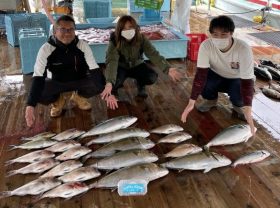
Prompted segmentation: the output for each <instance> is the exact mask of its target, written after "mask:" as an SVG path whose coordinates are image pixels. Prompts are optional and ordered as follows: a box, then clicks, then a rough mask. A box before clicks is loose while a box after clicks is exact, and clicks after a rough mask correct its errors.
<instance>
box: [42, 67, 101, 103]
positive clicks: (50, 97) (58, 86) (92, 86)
mask: <svg viewBox="0 0 280 208" xmlns="http://www.w3.org/2000/svg"><path fill="white" fill-rule="evenodd" d="M104 86H105V77H104V75H103V73H102V71H101V70H100V69H94V70H93V71H91V73H90V74H89V75H88V76H87V77H86V78H84V79H80V80H77V81H71V82H58V81H54V80H51V79H46V81H45V87H44V90H43V93H42V96H41V99H40V100H39V102H40V103H42V104H50V103H53V102H54V101H56V100H57V99H58V97H59V95H60V94H61V93H63V92H70V91H77V92H78V94H79V95H80V96H82V97H85V98H89V97H92V96H95V95H97V94H100V93H101V92H102V91H103V90H104Z"/></svg>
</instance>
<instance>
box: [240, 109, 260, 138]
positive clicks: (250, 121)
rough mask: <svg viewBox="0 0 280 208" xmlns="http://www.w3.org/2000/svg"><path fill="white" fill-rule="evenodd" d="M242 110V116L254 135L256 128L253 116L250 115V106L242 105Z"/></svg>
mask: <svg viewBox="0 0 280 208" xmlns="http://www.w3.org/2000/svg"><path fill="white" fill-rule="evenodd" d="M242 111H243V113H244V116H245V118H246V120H247V123H248V124H249V126H250V129H251V133H252V135H253V136H255V134H256V131H257V129H256V127H255V125H254V120H253V117H252V107H251V106H244V107H242Z"/></svg>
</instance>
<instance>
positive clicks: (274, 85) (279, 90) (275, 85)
mask: <svg viewBox="0 0 280 208" xmlns="http://www.w3.org/2000/svg"><path fill="white" fill-rule="evenodd" d="M269 88H270V89H273V90H276V91H277V92H279V93H280V85H277V84H274V83H271V84H270V85H269Z"/></svg>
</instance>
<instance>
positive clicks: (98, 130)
mask: <svg viewBox="0 0 280 208" xmlns="http://www.w3.org/2000/svg"><path fill="white" fill-rule="evenodd" d="M136 121H137V118H136V117H133V116H119V117H115V118H112V119H109V120H106V121H104V122H102V123H100V124H98V125H96V126H95V127H93V128H92V129H90V130H89V131H88V132H87V133H85V134H84V135H82V136H81V137H80V138H84V137H87V136H94V135H98V134H106V133H110V132H113V131H116V130H119V129H124V128H127V127H129V126H131V125H132V124H134V123H135V122H136Z"/></svg>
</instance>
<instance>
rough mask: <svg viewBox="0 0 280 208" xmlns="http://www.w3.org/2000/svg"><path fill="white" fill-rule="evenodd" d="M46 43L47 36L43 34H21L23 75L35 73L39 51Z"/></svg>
mask: <svg viewBox="0 0 280 208" xmlns="http://www.w3.org/2000/svg"><path fill="white" fill-rule="evenodd" d="M46 41H47V36H46V34H45V33H42V32H34V33H22V34H20V36H19V43H20V59H21V69H22V73H23V74H29V73H32V72H33V71H34V64H35V61H36V58H37V54H38V51H39V49H40V48H41V46H42V45H43V44H44V43H45V42H46Z"/></svg>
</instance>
